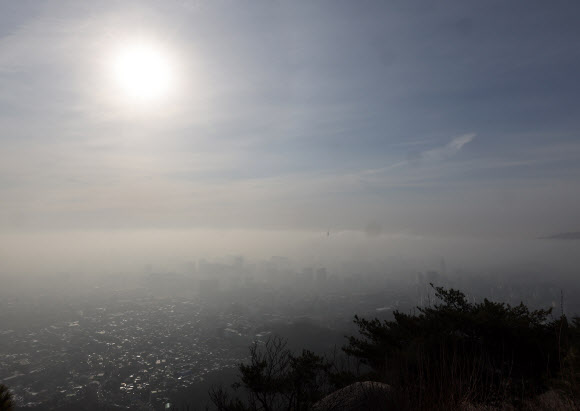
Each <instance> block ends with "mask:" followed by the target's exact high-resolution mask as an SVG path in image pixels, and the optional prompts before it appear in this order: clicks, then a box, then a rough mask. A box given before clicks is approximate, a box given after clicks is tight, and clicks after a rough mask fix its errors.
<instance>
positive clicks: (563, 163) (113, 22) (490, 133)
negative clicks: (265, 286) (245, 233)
mask: <svg viewBox="0 0 580 411" xmlns="http://www.w3.org/2000/svg"><path fill="white" fill-rule="evenodd" d="M578 21H580V3H577V2H572V1H567V2H559V1H550V2H546V1H530V0H527V1H509V2H506V1H455V2H450V1H442V2H433V1H420V2H419V1H403V2H401V1H397V2H395V1H392V2H387V1H317V2H310V1H220V0H218V1H177V0H166V1H160V0H158V1H140V2H131V1H92V2H84V1H83V2H81V1H70V2H67V1H38V0H34V1H24V0H19V1H12V0H1V1H0V90H1V92H0V204H1V206H0V231H2V232H3V233H4V234H6V233H18V232H34V231H38V230H43V231H47V230H48V231H50V230H104V231H106V230H119V229H123V230H125V229H127V230H129V229H130V230H134V229H143V230H151V229H177V228H179V229H204V230H206V229H215V228H220V229H239V230H244V229H247V230H264V229H266V230H287V229H293V230H306V231H321V232H324V233H326V231H327V230H330V231H331V232H339V231H341V230H366V231H367V232H368V234H369V235H370V236H377V235H380V234H381V233H402V234H412V235H432V236H472V237H484V236H489V235H492V236H516V237H517V236H520V237H522V238H534V237H536V236H540V235H547V234H552V233H555V232H562V231H578V230H580V221H579V219H580V214H579V213H578V210H579V209H580V161H579V159H580V138H579V137H580V136H579V135H578V132H579V130H580V127H579V126H580V110H579V109H580V100H579V96H580V80H579V73H580V47H579V40H580V24H578ZM135 42H139V43H140V44H146V45H147V46H150V47H152V48H153V49H154V50H156V52H158V53H160V54H161V55H163V56H164V57H163V58H164V59H165V60H164V61H165V62H166V63H167V64H168V66H169V67H170V76H171V78H170V79H168V80H170V87H169V91H168V92H167V94H165V95H163V96H162V97H160V98H158V99H153V100H151V101H148V102H140V101H136V100H135V99H131V98H129V97H128V96H127V95H124V94H123V91H122V90H121V89H120V87H119V84H116V83H115V81H114V79H113V75H112V72H113V65H114V64H113V63H114V59H115V55H116V54H115V53H118V52H119V50H122V48H123V47H124V46H126V45H131V44H135ZM145 69H146V68H144V70H145ZM138 75H140V73H139V72H138V71H136V72H135V76H138Z"/></svg>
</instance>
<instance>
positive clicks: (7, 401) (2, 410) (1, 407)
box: [0, 384, 14, 411]
mask: <svg viewBox="0 0 580 411" xmlns="http://www.w3.org/2000/svg"><path fill="white" fill-rule="evenodd" d="M13 409H14V401H13V400H12V393H11V392H10V390H8V387H6V386H5V385H3V384H0V411H12V410H13Z"/></svg>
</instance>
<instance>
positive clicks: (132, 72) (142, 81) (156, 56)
mask: <svg viewBox="0 0 580 411" xmlns="http://www.w3.org/2000/svg"><path fill="white" fill-rule="evenodd" d="M113 77H114V80H115V82H116V84H117V86H118V87H119V89H120V91H121V92H122V93H123V94H124V96H125V97H126V98H129V99H131V100H133V101H135V102H149V101H155V100H159V99H162V98H164V97H165V96H167V95H168V94H169V92H170V91H171V89H172V86H173V80H174V79H173V77H174V74H173V70H172V67H171V61H170V58H169V57H168V56H167V55H166V54H165V53H164V52H163V50H162V49H161V48H159V47H156V46H154V45H153V44H146V43H136V44H131V45H127V46H125V47H123V48H121V49H119V50H118V51H117V53H116V55H115V56H114V57H113Z"/></svg>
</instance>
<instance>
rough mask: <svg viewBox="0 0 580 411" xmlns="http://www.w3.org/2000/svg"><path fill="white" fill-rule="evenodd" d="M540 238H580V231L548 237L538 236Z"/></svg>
mask: <svg viewBox="0 0 580 411" xmlns="http://www.w3.org/2000/svg"><path fill="white" fill-rule="evenodd" d="M538 239H540V240H580V232H578V231H575V232H569V233H558V234H553V235H549V236H546V237H538Z"/></svg>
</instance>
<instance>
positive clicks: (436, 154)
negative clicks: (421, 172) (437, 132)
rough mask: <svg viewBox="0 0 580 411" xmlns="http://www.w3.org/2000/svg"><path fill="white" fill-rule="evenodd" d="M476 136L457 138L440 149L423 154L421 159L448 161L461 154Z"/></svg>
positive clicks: (472, 134) (473, 134)
mask: <svg viewBox="0 0 580 411" xmlns="http://www.w3.org/2000/svg"><path fill="white" fill-rule="evenodd" d="M475 136H476V134H475V133H469V134H464V135H462V136H459V137H455V138H454V139H453V140H451V141H450V142H449V143H447V144H446V145H445V146H443V147H438V148H434V149H431V150H427V151H423V152H421V153H420V158H421V159H424V160H433V161H440V160H446V159H448V158H451V157H453V156H455V155H456V154H457V153H459V152H460V151H461V149H462V148H463V147H464V146H465V145H466V144H468V143H470V142H472V141H473V139H474V138H475Z"/></svg>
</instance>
